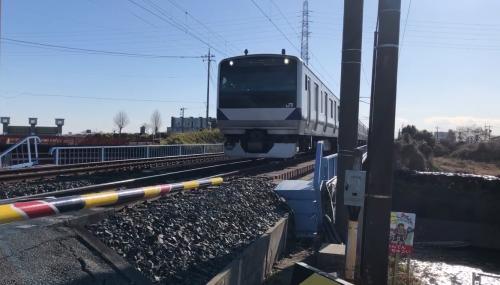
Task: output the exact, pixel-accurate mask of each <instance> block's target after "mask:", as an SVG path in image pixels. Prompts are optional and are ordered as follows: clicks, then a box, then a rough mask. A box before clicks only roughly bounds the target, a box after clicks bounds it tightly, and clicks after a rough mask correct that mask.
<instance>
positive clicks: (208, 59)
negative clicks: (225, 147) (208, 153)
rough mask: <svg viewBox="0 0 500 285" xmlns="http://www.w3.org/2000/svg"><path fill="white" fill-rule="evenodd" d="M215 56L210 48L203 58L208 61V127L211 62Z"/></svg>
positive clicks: (206, 117) (206, 116) (206, 115)
mask: <svg viewBox="0 0 500 285" xmlns="http://www.w3.org/2000/svg"><path fill="white" fill-rule="evenodd" d="M214 57H215V56H214V55H213V54H211V53H210V48H209V49H208V54H207V55H204V56H202V58H203V61H206V62H207V110H206V114H205V119H206V123H207V128H208V111H209V108H210V107H209V106H210V63H211V62H212V61H215V60H214V59H213V58H214Z"/></svg>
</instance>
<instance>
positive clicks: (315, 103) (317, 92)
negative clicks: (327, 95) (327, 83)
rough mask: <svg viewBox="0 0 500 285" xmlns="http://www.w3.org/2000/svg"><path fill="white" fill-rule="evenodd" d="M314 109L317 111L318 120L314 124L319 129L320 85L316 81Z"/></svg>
mask: <svg viewBox="0 0 500 285" xmlns="http://www.w3.org/2000/svg"><path fill="white" fill-rule="evenodd" d="M314 101H315V102H314V107H315V108H314V109H315V111H316V122H315V124H314V129H315V130H318V124H319V85H318V83H316V82H315V83H314Z"/></svg>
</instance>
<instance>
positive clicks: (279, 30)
mask: <svg viewBox="0 0 500 285" xmlns="http://www.w3.org/2000/svg"><path fill="white" fill-rule="evenodd" d="M250 1H252V3H253V4H254V5H255V7H257V9H259V11H260V12H261V14H262V15H263V16H264V17H266V18H267V20H269V22H271V24H272V25H273V26H274V27H275V28H276V30H278V32H280V33H281V35H283V37H284V38H285V39H286V40H287V41H288V42H289V43H290V44H291V45H292V47H294V48H295V50H296V51H297V52H298V53H301V51H300V50H299V49H298V48H297V47H296V46H295V45H294V44H293V43H292V42H291V41H290V39H289V38H288V37H287V35H286V34H285V33H284V32H283V31H282V30H281V29H280V28H279V27H278V25H276V23H275V22H274V21H273V20H272V19H271V17H269V16H268V15H267V14H266V12H264V10H262V8H261V7H260V6H259V5H258V4H257V3H256V2H255V1H254V0H250ZM281 15H282V17H284V18H285V19H286V17H285V16H284V14H283V13H282V12H281ZM287 22H288V21H287ZM311 58H315V56H314V54H313V53H311ZM317 63H318V65H319V66H320V67H321V68H322V69H323V71H325V72H326V73H327V75H328V76H330V77H331V78H334V77H333V76H331V75H330V74H329V73H328V71H327V70H326V68H324V66H323V65H322V64H321V62H320V61H317ZM310 66H311V69H312V65H310ZM316 72H317V73H318V74H319V75H320V76H321V77H323V78H324V79H325V80H326V78H325V76H323V75H322V74H321V73H320V72H319V71H316ZM327 81H328V80H327Z"/></svg>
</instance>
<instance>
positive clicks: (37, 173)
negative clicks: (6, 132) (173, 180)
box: [0, 153, 227, 182]
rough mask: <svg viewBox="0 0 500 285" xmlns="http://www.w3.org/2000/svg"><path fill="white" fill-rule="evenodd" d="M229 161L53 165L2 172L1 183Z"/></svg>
mask: <svg viewBox="0 0 500 285" xmlns="http://www.w3.org/2000/svg"><path fill="white" fill-rule="evenodd" d="M225 159H227V158H226V157H225V156H224V154H223V153H216V154H203V155H188V156H182V157H166V158H153V159H135V160H126V161H120V160H118V161H109V162H95V163H85V164H78V165H57V166H56V165H53V166H41V167H34V168H23V169H16V170H1V171H0V182H1V181H15V180H26V179H39V178H46V177H53V176H58V175H67V174H72V175H77V174H83V173H96V172H106V171H114V170H117V169H129V170H133V169H141V168H154V167H178V166H185V165H194V164H199V163H204V162H214V161H223V160H225Z"/></svg>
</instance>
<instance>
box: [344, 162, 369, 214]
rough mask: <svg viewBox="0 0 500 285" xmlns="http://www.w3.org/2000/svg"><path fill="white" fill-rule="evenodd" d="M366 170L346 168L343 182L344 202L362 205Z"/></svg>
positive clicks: (347, 204) (350, 204) (351, 204)
mask: <svg viewBox="0 0 500 285" xmlns="http://www.w3.org/2000/svg"><path fill="white" fill-rule="evenodd" d="M365 181H366V171H360V170H346V172H345V182H344V204H345V205H346V206H357V207H362V206H363V204H364V200H365Z"/></svg>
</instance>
